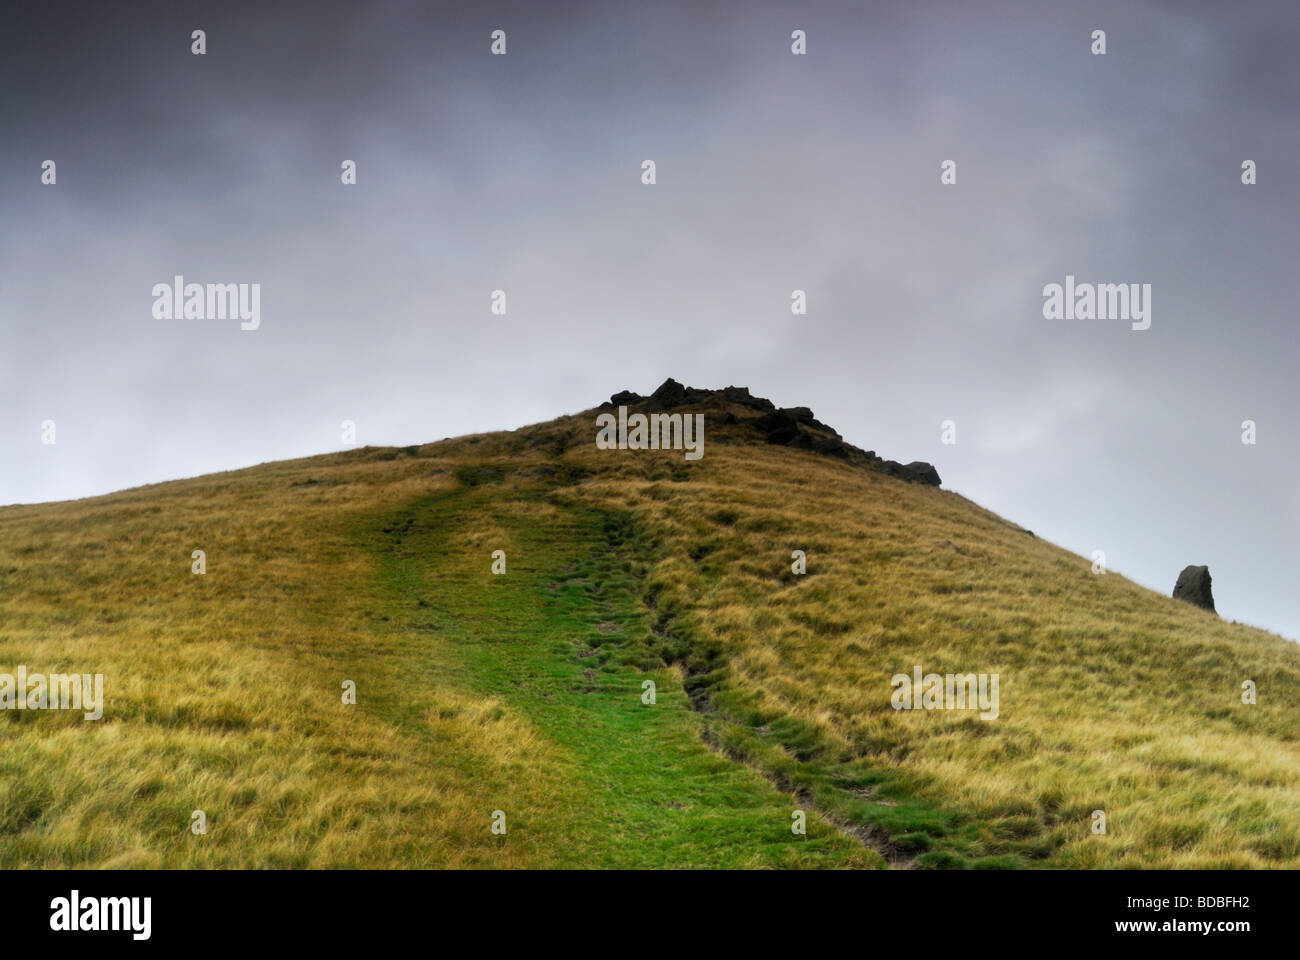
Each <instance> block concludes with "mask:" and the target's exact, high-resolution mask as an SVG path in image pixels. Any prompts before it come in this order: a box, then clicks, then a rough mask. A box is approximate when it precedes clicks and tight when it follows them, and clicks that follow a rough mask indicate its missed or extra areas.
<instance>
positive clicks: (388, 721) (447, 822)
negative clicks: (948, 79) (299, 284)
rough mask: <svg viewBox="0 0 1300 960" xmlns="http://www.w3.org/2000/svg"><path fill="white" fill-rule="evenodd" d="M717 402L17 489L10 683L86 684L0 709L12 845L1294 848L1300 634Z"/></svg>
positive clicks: (764, 858)
mask: <svg viewBox="0 0 1300 960" xmlns="http://www.w3.org/2000/svg"><path fill="white" fill-rule="evenodd" d="M723 412H725V408H717V409H714V408H708V410H707V413H708V415H709V421H708V422H709V424H710V431H709V435H708V436H709V442H708V445H707V447H706V454H705V456H704V458H703V459H702V460H700V461H698V462H695V463H686V462H684V460H683V458H682V455H681V453H680V452H676V453H672V452H662V453H661V452H626V451H625V452H618V451H598V450H596V449H595V447H594V444H593V443H592V442H591V440H592V437H593V436H594V425H593V424H594V417H593V416H592V415H590V414H586V415H580V416H576V417H568V418H561V419H560V420H557V421H554V422H552V423H549V424H542V425H538V426H536V427H530V428H526V429H524V430H520V431H516V432H514V433H502V434H489V435H480V436H473V437H465V438H459V439H457V440H451V441H444V442H442V443H438V444H428V445H425V446H422V447H410V448H403V449H400V450H398V449H394V450H376V449H371V448H365V449H361V450H355V451H349V452H346V453H341V454H333V455H327V456H321V457H313V458H308V459H303V460H296V461H286V462H282V463H275V464H266V465H262V466H259V467H254V468H250V469H247V470H242V471H235V472H231V473H225V474H218V475H214V476H209V477H201V478H196V479H191V480H182V481H176V482H172V483H166V484H157V485H153V486H150V487H143V488H138V489H134V490H128V491H123V492H121V493H116V494H112V495H109V496H105V497H97V498H92V499H88V500H82V501H75V502H69V503H58V504H45V505H37V506H15V507H4V508H0V672H12V671H13V670H14V669H15V668H16V667H17V665H19V664H25V665H26V666H27V667H28V669H29V670H31V671H39V672H63V671H75V672H87V673H103V674H104V675H105V696H106V701H107V702H106V712H105V718H104V719H103V720H102V721H99V722H98V723H90V722H86V721H84V720H82V719H81V717H80V714H75V715H65V714H55V713H52V712H30V713H29V712H23V713H18V712H14V711H3V712H0V736H3V737H4V738H5V744H6V746H5V750H4V751H0V867H6V868H8V867H20V866H109V867H127V866H145V867H151V866H194V867H221V866H268V867H319V866H378V865H405V866H428V865H439V866H467V867H473V866H543V865H546V866H584V865H592V866H611V865H621V866H634V865H660V866H678V865H710V866H874V865H880V864H882V863H883V860H882V858H881V856H880V855H879V854H877V853H876V852H875V851H876V850H879V851H881V852H882V853H883V854H884V855H885V856H886V857H888V858H889V859H890V860H892V862H894V863H896V864H899V865H908V864H914V865H917V866H935V867H945V866H946V867H953V866H958V867H959V866H984V867H1005V866H1038V865H1041V866H1067V867H1295V866H1300V791H1297V786H1300V747H1298V746H1297V739H1296V732H1297V724H1296V721H1295V715H1294V705H1295V704H1296V703H1297V702H1300V696H1297V694H1300V652H1298V651H1297V649H1296V646H1295V645H1294V644H1291V643H1289V642H1287V641H1284V640H1282V639H1281V638H1278V637H1275V636H1272V635H1270V634H1267V633H1264V632H1261V631H1258V630H1254V629H1251V628H1247V627H1244V626H1240V625H1235V624H1230V623H1224V622H1222V621H1220V620H1219V619H1217V618H1215V617H1214V616H1212V615H1210V614H1207V613H1205V612H1203V611H1200V610H1197V609H1195V608H1193V607H1191V606H1188V605H1186V604H1182V603H1179V602H1176V601H1174V600H1172V599H1170V598H1167V597H1164V596H1160V595H1157V594H1154V593H1152V592H1151V591H1148V590H1145V589H1143V588H1141V587H1139V586H1137V585H1136V584H1133V583H1132V582H1130V581H1128V580H1126V579H1124V578H1123V577H1122V576H1120V575H1118V574H1116V573H1113V572H1112V573H1110V574H1107V575H1104V576H1095V575H1093V574H1092V573H1091V571H1090V563H1089V561H1087V560H1085V559H1084V558H1081V557H1078V556H1075V555H1073V554H1070V553H1068V552H1066V551H1064V550H1061V549H1059V548H1058V547H1056V546H1054V545H1052V544H1050V543H1046V542H1044V541H1043V540H1041V539H1038V538H1034V537H1032V536H1029V535H1027V534H1026V533H1025V532H1023V531H1021V530H1020V529H1019V528H1017V527H1016V526H1015V525H1014V524H1010V523H1008V522H1007V521H1005V520H1003V519H1001V518H999V517H997V516H995V515H993V514H991V513H989V512H988V511H985V510H983V509H981V508H980V507H978V506H976V505H975V504H972V503H970V502H969V501H967V500H965V499H963V498H962V497H960V496H958V495H956V494H954V493H951V492H948V491H944V490H939V489H933V488H926V487H918V486H911V485H907V484H904V483H902V482H899V481H896V480H893V479H890V478H886V477H883V476H879V475H876V474H873V473H870V472H867V471H864V470H861V469H858V468H855V467H851V466H848V465H845V464H842V463H840V462H838V461H835V460H832V459H828V458H824V457H819V456H817V455H814V454H810V453H804V452H800V451H795V450H789V449H785V448H780V447H773V446H767V445H763V444H760V443H753V442H750V440H749V438H748V437H746V436H745V435H744V434H743V433H742V432H741V431H740V430H739V428H727V427H722V426H715V425H716V424H719V423H720V416H721V414H722V413H723ZM729 430H730V432H729ZM195 549H202V550H205V551H206V553H207V565H208V573H207V574H206V575H204V576H194V575H192V574H191V573H190V572H189V570H190V563H191V560H190V553H191V551H192V550H195ZM495 549H504V550H505V551H506V553H507V557H508V573H507V574H506V576H504V577H494V576H492V575H491V573H490V554H491V551H492V550H495ZM795 549H799V550H804V551H806V553H807V557H808V561H807V562H808V573H807V575H805V576H795V575H793V574H792V573H791V571H790V562H791V560H790V554H791V551H792V550H795ZM918 664H919V665H920V666H922V667H923V669H924V670H925V671H926V672H937V673H949V672H954V673H997V674H999V676H1000V684H1001V689H1000V695H1001V696H1000V700H1001V703H1000V716H999V717H998V718H997V719H996V720H993V721H983V720H980V719H979V718H978V716H977V715H976V713H975V712H973V711H966V712H963V711H915V712H908V711H895V710H893V709H892V708H891V706H890V693H891V688H890V685H889V679H890V677H891V676H892V675H893V674H895V673H910V672H911V671H912V668H913V667H914V666H915V665H918ZM645 678H654V679H655V680H656V682H657V683H658V684H659V689H660V700H659V704H658V705H656V706H655V707H653V708H647V707H642V706H641V705H640V703H639V699H638V698H639V694H640V684H641V681H642V680H643V679H645ZM344 679H351V680H354V681H355V682H356V683H357V685H358V691H359V699H358V704H357V706H356V707H349V706H345V705H343V704H342V703H341V700H340V692H341V691H340V684H341V682H342V681H343V680H344ZM1244 680H1253V681H1254V682H1255V683H1256V684H1257V685H1258V689H1259V702H1258V703H1257V704H1256V705H1254V706H1245V705H1243V704H1242V703H1241V700H1240V692H1241V683H1242V681H1244ZM692 701H694V703H695V704H696V705H698V706H700V707H703V708H704V710H705V712H704V713H698V712H695V711H693V710H692ZM701 730H703V734H704V737H703V740H701V737H700V732H701ZM705 742H707V744H708V745H707V746H706V743H705ZM795 807H800V808H805V809H808V810H809V811H810V812H811V817H810V828H809V835H808V836H807V837H794V836H792V835H791V834H790V832H789V829H788V827H789V822H790V821H789V814H790V811H791V810H792V809H794V808H795ZM498 808H501V809H506V810H507V811H508V813H507V816H508V818H509V822H510V831H509V833H508V835H507V836H506V837H497V836H493V835H491V833H490V832H489V830H488V824H489V817H490V814H491V811H492V810H494V809H498ZM195 809H203V810H204V811H205V812H206V813H207V816H208V822H209V833H208V835H207V836H205V837H196V836H193V835H192V834H190V833H189V831H188V824H189V822H190V813H191V811H192V810H195ZM1098 809H1100V810H1104V811H1105V813H1106V817H1107V834H1106V835H1105V836H1094V835H1092V834H1091V832H1090V824H1091V814H1092V811H1094V810H1098ZM860 838H863V839H865V840H866V845H864V844H863V842H862V840H861V839H860Z"/></svg>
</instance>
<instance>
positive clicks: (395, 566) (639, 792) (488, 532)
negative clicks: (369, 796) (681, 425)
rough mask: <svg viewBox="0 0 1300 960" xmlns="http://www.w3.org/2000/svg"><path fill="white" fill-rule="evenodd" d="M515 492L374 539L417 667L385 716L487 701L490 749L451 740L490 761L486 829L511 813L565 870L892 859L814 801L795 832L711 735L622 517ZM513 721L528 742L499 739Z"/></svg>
mask: <svg viewBox="0 0 1300 960" xmlns="http://www.w3.org/2000/svg"><path fill="white" fill-rule="evenodd" d="M502 493H503V491H502V490H501V489H500V488H499V487H496V488H494V487H493V486H490V485H489V486H482V487H480V486H465V487H461V488H459V489H457V490H455V491H453V492H450V493H447V494H442V495H438V496H434V497H430V498H426V499H423V500H420V501H417V502H415V503H411V504H409V505H408V506H407V507H406V508H404V509H403V510H402V511H400V513H398V514H395V515H390V516H389V517H388V518H386V519H385V520H384V521H383V524H382V527H381V530H382V536H381V537H380V538H379V540H378V541H377V542H378V543H379V547H378V549H379V553H380V558H381V564H380V567H381V570H382V574H383V577H384V579H385V581H386V585H387V587H388V589H389V591H390V592H391V595H392V605H391V610H392V613H391V616H392V618H393V621H392V623H391V628H392V629H393V630H394V631H395V632H396V633H398V634H400V635H401V636H402V637H403V638H404V639H403V645H402V650H403V654H402V656H403V659H407V658H409V659H410V661H411V662H410V663H409V664H407V665H405V666H404V667H403V668H402V669H401V670H399V671H396V672H395V673H394V674H393V677H392V689H391V691H390V694H391V695H390V696H388V697H387V699H386V702H385V705H384V707H383V709H384V710H385V712H387V713H388V715H389V716H390V717H391V718H392V719H395V720H397V721H398V722H400V723H403V724H406V725H416V726H418V725H419V724H420V723H421V716H422V712H423V711H424V710H426V709H428V708H429V693H428V692H429V691H430V690H431V691H432V694H431V697H432V702H433V704H434V706H433V709H439V708H438V707H437V705H436V704H437V701H438V691H439V689H440V688H443V687H446V688H448V689H452V688H454V689H455V690H457V691H458V692H460V693H461V694H464V693H470V694H471V695H473V694H476V695H477V700H478V702H479V703H480V704H482V705H486V706H484V707H482V708H481V709H482V710H483V711H484V712H483V729H484V736H483V738H482V741H481V743H479V744H477V745H475V744H474V743H472V742H466V743H462V744H456V745H447V746H449V747H451V746H454V747H455V749H456V750H458V751H462V752H467V756H466V757H465V759H463V760H462V761H461V762H462V763H468V764H475V763H477V764H479V766H481V768H482V771H483V781H482V782H483V810H484V820H483V824H484V826H483V829H484V831H486V830H487V826H486V824H487V823H488V819H487V818H488V816H489V813H490V812H491V811H494V810H501V811H503V812H504V813H505V817H506V822H507V825H508V830H507V834H506V835H505V836H504V837H497V838H494V839H495V840H496V841H497V842H500V843H503V844H511V845H519V846H522V847H524V848H526V849H527V850H528V852H529V855H528V859H529V860H532V861H533V862H536V863H538V864H546V865H556V866H593V867H765V866H766V867H798V866H822V867H826V866H861V867H871V866H882V865H884V862H883V860H882V858H881V857H880V856H879V855H878V854H877V853H876V852H875V851H873V850H871V849H868V848H866V847H864V846H863V845H862V844H861V843H859V842H858V841H857V840H855V839H854V838H852V837H851V836H847V835H846V834H845V833H843V832H841V831H840V830H839V829H837V828H836V827H834V826H832V825H831V824H830V823H829V822H827V821H826V820H825V819H823V818H822V817H820V816H819V815H818V814H817V813H816V812H815V811H814V810H812V809H810V808H805V809H807V812H808V824H807V835H805V836H798V835H795V834H793V833H792V831H791V829H790V824H791V812H792V809H793V807H792V800H791V797H790V795H789V794H788V793H784V792H782V791H781V790H779V789H777V788H776V787H775V786H774V785H773V784H772V783H771V782H769V781H768V780H767V779H765V778H764V777H763V776H761V775H760V774H759V773H758V772H756V771H755V770H753V769H751V768H750V767H748V766H745V765H743V764H740V763H737V762H735V761H734V760H733V759H731V758H729V757H727V756H725V755H724V754H723V753H721V752H718V751H715V750H712V749H710V748H709V747H708V746H707V745H706V743H705V742H704V741H703V740H702V738H701V736H700V722H701V721H700V716H699V715H698V714H697V713H696V712H695V710H694V709H693V707H692V704H691V700H690V698H689V697H688V696H687V694H686V692H685V690H684V689H683V686H682V683H681V676H682V675H681V673H680V671H679V670H677V669H673V668H668V667H664V666H663V665H662V663H661V662H659V661H658V659H657V658H654V657H651V656H650V655H649V654H648V650H647V647H646V645H645V644H644V643H642V642H641V641H642V639H643V638H645V637H647V636H648V635H649V630H650V627H651V624H650V623H648V622H647V617H646V615H645V611H644V609H643V608H642V607H641V605H640V603H639V601H638V600H637V596H638V593H637V591H636V589H635V587H636V582H637V581H636V566H635V563H634V562H633V558H632V556H631V554H630V553H629V549H628V548H627V546H626V544H625V543H624V542H623V530H622V528H621V526H620V524H619V522H618V520H617V518H613V517H611V516H608V515H603V514H597V513H592V512H583V511H580V510H577V509H573V508H567V507H561V506H557V505H556V504H554V503H551V502H549V501H547V500H546V499H545V498H543V497H542V496H527V495H524V496H518V497H509V496H503V495H502ZM494 550H502V551H504V554H505V558H504V559H505V573H503V574H493V573H492V553H493V551H494ZM647 680H649V681H652V682H653V683H654V684H655V702H654V704H653V705H649V704H646V703H643V693H644V692H645V689H644V687H643V684H644V682H645V681H647ZM409 703H419V704H421V707H420V708H418V709H413V708H411V707H410V706H408V704H409ZM461 709H464V708H463V707H462V708H461ZM500 722H506V723H508V725H509V728H510V729H512V730H513V731H514V734H513V736H512V739H513V740H514V741H516V742H515V743H502V742H500V738H499V737H496V736H494V735H493V734H492V733H491V730H492V727H493V726H494V724H498V723H500ZM519 740H524V741H527V742H526V744H525V746H524V749H522V750H521V749H519V746H520V745H519V743H518V742H517V741H519ZM430 749H432V750H439V749H440V745H439V744H436V743H431V744H430ZM475 749H477V750H479V751H481V753H482V756H480V757H479V758H478V759H475V757H474V756H473V754H474V751H475ZM503 753H504V754H505V756H501V754H503Z"/></svg>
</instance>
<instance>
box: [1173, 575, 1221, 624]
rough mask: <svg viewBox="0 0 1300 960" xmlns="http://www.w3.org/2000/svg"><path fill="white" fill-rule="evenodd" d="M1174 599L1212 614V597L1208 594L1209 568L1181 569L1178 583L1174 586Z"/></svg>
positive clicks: (1213, 610)
mask: <svg viewBox="0 0 1300 960" xmlns="http://www.w3.org/2000/svg"><path fill="white" fill-rule="evenodd" d="M1174 599H1176V600H1186V601H1187V602H1188V603H1192V604H1195V605H1196V606H1198V607H1200V608H1201V609H1203V610H1209V611H1210V612H1211V613H1214V612H1215V609H1214V595H1213V594H1211V593H1210V568H1209V567H1197V566H1188V567H1183V572H1182V573H1180V574H1179V575H1178V582H1177V583H1176V584H1174Z"/></svg>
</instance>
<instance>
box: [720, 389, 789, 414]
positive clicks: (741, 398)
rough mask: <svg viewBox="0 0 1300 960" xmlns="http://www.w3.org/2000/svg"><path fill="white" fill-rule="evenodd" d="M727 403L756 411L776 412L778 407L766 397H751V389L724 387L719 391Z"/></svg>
mask: <svg viewBox="0 0 1300 960" xmlns="http://www.w3.org/2000/svg"><path fill="white" fill-rule="evenodd" d="M717 393H718V395H719V396H721V397H722V399H723V400H725V401H726V402H727V403H735V404H739V405H740V406H742V407H752V408H753V409H755V410H775V409H776V406H775V405H774V404H773V403H772V401H771V400H768V399H767V398H766V397H755V396H751V395H750V392H749V387H723V388H722V389H721V390H719V391H717Z"/></svg>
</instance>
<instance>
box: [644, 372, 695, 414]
mask: <svg viewBox="0 0 1300 960" xmlns="http://www.w3.org/2000/svg"><path fill="white" fill-rule="evenodd" d="M687 399H688V397H687V395H686V388H685V387H684V386H682V385H681V384H680V383H678V382H677V381H676V380H674V379H673V378H672V377H669V378H668V379H667V380H665V381H664V382H663V383H661V384H660V385H659V388H658V389H657V390H655V392H654V393H652V394H650V398H649V400H648V401H647V403H646V410H649V411H656V410H671V409H672V408H673V407H680V406H681V405H682V404H683V403H685V402H686V401H687Z"/></svg>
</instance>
